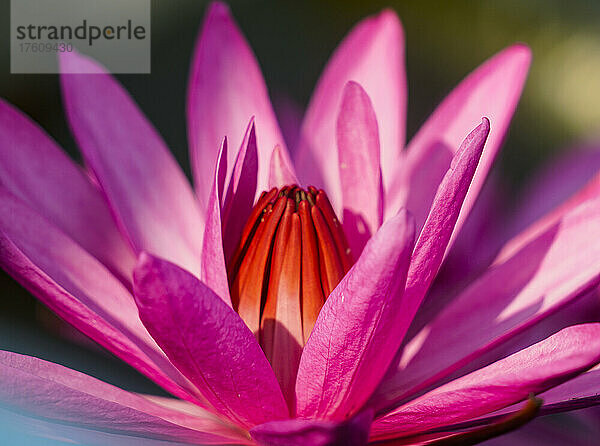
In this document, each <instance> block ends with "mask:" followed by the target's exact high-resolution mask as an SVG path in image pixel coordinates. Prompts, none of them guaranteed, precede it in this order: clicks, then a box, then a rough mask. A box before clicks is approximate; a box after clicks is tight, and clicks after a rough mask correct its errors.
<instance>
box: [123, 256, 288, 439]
mask: <svg viewBox="0 0 600 446" xmlns="http://www.w3.org/2000/svg"><path fill="white" fill-rule="evenodd" d="M133 277H134V290H135V298H136V302H137V304H138V308H139V310H140V318H141V319H142V322H143V323H144V325H145V326H146V327H147V328H148V331H149V332H150V333H151V334H152V336H153V337H154V338H155V339H156V342H157V343H158V344H159V345H160V346H161V348H162V349H163V350H164V351H165V353H166V354H167V356H168V357H169V359H171V361H172V362H173V364H175V365H176V367H177V368H178V369H179V370H181V371H182V373H184V374H185V375H186V376H187V377H188V378H189V379H190V380H191V381H192V382H193V383H194V384H196V386H197V387H198V388H199V389H200V391H201V392H202V394H203V395H204V396H205V398H206V399H207V400H208V401H209V402H210V403H211V404H212V405H213V406H214V407H215V408H216V409H217V410H218V411H219V412H220V413H221V414H223V415H225V416H226V417H228V418H229V419H230V420H232V421H235V422H236V423H238V424H240V425H242V426H244V427H252V426H254V425H256V424H261V423H264V422H266V421H271V420H277V419H282V418H286V417H287V415H288V412H287V407H286V404H285V401H284V399H283V396H282V394H281V390H280V388H279V384H278V383H277V380H276V378H275V375H274V373H273V370H272V369H271V366H270V365H269V363H268V362H267V359H266V358H265V356H264V354H263V352H262V350H261V349H260V347H259V345H258V343H257V342H256V339H255V338H254V335H253V334H252V333H251V332H250V330H249V329H248V327H246V325H245V324H244V322H243V321H242V319H240V317H239V316H238V315H237V314H236V313H235V312H234V311H233V310H232V309H231V308H230V307H229V306H227V304H225V303H224V302H223V301H222V300H221V299H220V298H219V297H218V296H216V295H215V294H214V292H213V291H212V290H211V289H210V288H208V287H206V285H204V284H203V283H202V282H200V281H199V280H198V279H196V278H195V277H194V276H192V275H191V274H189V273H188V272H186V271H185V270H183V269H181V268H178V267H177V266H176V265H174V264H172V263H169V262H166V261H164V260H161V259H158V258H155V257H151V256H150V255H147V254H142V255H141V257H140V261H139V264H138V266H137V267H136V269H135V271H134V275H133Z"/></svg>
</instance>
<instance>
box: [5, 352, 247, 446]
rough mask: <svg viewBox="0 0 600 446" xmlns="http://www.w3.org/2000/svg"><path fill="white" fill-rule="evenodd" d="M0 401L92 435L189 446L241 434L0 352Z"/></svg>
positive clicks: (199, 415)
mask: <svg viewBox="0 0 600 446" xmlns="http://www.w3.org/2000/svg"><path fill="white" fill-rule="evenodd" d="M0 399H1V400H2V403H3V404H4V405H7V406H8V407H9V408H13V409H18V410H19V411H25V413H26V414H27V415H32V416H37V417H43V418H46V419H48V420H52V421H56V422H60V423H66V424H69V425H72V426H78V427H86V428H89V429H92V430H99V431H107V430H108V431H110V432H113V433H120V434H125V435H127V434H128V435H134V436H143V437H144V438H148V439H162V440H171V441H181V442H184V443H193V444H198V443H201V444H226V443H232V442H236V443H237V442H239V441H242V442H243V441H244V440H245V438H244V433H243V431H242V430H241V429H239V428H237V427H235V426H233V425H231V424H228V423H226V422H224V421H222V420H220V419H218V418H217V417H216V416H215V415H212V414H210V413H208V412H199V411H196V412H195V413H194V415H188V414H186V413H184V412H180V411H177V410H174V409H169V408H166V407H164V406H159V405H157V404H155V403H153V402H151V401H150V400H148V399H146V398H143V397H141V396H138V395H135V394H133V393H129V392H127V391H125V390H121V389H119V388H117V387H114V386H111V385H110V384H107V383H104V382H102V381H99V380H97V379H95V378H92V377H90V376H88V375H85V374H83V373H80V372H76V371H75V370H71V369H68V368H66V367H63V366H60V365H58V364H53V363H51V362H46V361H43V360H41V359H37V358H34V357H31V356H24V355H20V354H17V353H11V352H5V351H0Z"/></svg>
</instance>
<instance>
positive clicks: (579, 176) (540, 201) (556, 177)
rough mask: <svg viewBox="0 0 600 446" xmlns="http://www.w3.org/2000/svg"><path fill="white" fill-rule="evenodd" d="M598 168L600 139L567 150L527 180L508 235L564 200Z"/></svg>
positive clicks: (583, 184) (594, 174)
mask: <svg viewBox="0 0 600 446" xmlns="http://www.w3.org/2000/svg"><path fill="white" fill-rule="evenodd" d="M599 171H600V142H598V143H596V144H590V145H589V146H580V147H576V148H572V149H569V150H567V151H566V152H565V153H564V154H562V155H561V156H559V157H557V158H555V159H553V160H551V161H550V162H549V163H547V165H546V166H544V167H543V168H542V169H540V171H539V172H538V173H537V174H536V175H535V176H534V177H533V179H532V180H531V181H529V183H528V185H527V186H526V188H525V192H524V194H523V198H522V199H521V200H520V204H519V206H518V208H517V210H516V211H515V212H514V215H515V219H514V221H513V222H512V224H511V225H510V227H509V228H507V230H508V231H511V232H510V233H509V234H508V235H514V234H518V233H519V232H520V231H521V230H523V229H525V228H526V227H527V226H528V225H530V224H531V223H533V222H534V221H536V220H537V219H538V218H540V217H542V216H543V215H544V214H546V213H547V212H550V211H551V210H552V209H554V208H556V207H557V206H558V205H560V204H561V203H563V202H565V201H567V200H568V199H569V198H570V197H571V196H572V195H573V194H575V193H576V192H577V191H579V190H581V189H582V188H583V187H584V186H585V185H586V183H588V182H589V181H590V180H591V179H592V178H593V177H594V176H596V175H597V173H598V172H599Z"/></svg>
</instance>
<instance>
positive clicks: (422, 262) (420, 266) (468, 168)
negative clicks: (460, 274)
mask: <svg viewBox="0 0 600 446" xmlns="http://www.w3.org/2000/svg"><path fill="white" fill-rule="evenodd" d="M489 129H490V127H489V121H488V120H487V119H486V118H483V120H482V123H481V124H480V125H479V126H478V127H477V128H476V129H475V130H473V131H472V132H471V133H470V134H469V135H468V136H467V137H466V138H465V140H464V141H463V143H462V144H461V147H460V150H459V151H458V152H457V153H456V155H455V156H454V159H453V160H452V164H451V166H450V169H449V170H448V172H447V173H446V175H445V176H444V179H443V180H442V183H441V184H440V187H439V189H438V191H437V194H436V196H435V198H434V201H433V205H432V206H431V210H430V212H429V215H428V217H427V221H426V222H425V224H424V226H423V229H422V230H421V233H420V234H419V238H418V240H417V242H416V245H415V250H414V253H413V256H412V260H411V264H410V268H409V271H408V278H407V280H406V290H405V292H404V298H403V300H402V304H401V307H400V310H398V312H399V314H400V316H399V319H398V324H400V325H401V329H400V331H399V336H400V337H402V338H403V337H404V335H405V334H406V332H407V331H408V328H409V326H410V324H411V323H412V321H413V318H414V316H415V314H416V312H417V310H418V309H419V306H420V305H421V302H422V301H423V298H424V296H425V294H426V293H427V291H428V290H429V287H430V285H431V283H432V281H433V279H434V278H435V276H436V275H437V273H438V271H439V268H440V266H441V264H442V261H443V260H444V256H445V254H446V252H447V250H448V247H449V244H450V239H451V235H452V233H453V231H454V228H455V225H456V222H457V219H458V216H459V213H460V210H461V208H462V206H463V202H464V199H465V197H466V195H467V191H468V189H469V185H470V184H471V180H472V178H473V175H474V173H475V171H476V168H477V165H478V162H479V157H480V156H481V153H482V151H483V148H484V144H485V141H486V138H487V136H488V133H489Z"/></svg>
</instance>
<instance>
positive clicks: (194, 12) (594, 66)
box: [0, 0, 600, 392]
mask: <svg viewBox="0 0 600 446" xmlns="http://www.w3.org/2000/svg"><path fill="white" fill-rule="evenodd" d="M0 4H1V5H2V7H1V9H0V28H1V29H2V30H5V32H4V33H3V37H2V38H1V39H0V55H1V59H0V96H2V97H3V98H6V99H8V100H9V101H10V102H12V103H14V104H16V105H17V106H18V107H20V108H21V109H22V110H24V111H25V112H27V113H28V114H29V115H31V116H32V117H33V118H34V119H35V120H36V121H38V122H39V123H40V124H41V125H42V126H43V127H44V128H45V129H46V130H47V131H48V132H49V133H50V134H51V135H52V136H53V137H54V138H56V139H57V140H58V141H59V143H61V144H62V145H63V147H65V149H66V150H67V151H68V152H69V153H70V154H71V155H73V156H74V157H75V158H78V156H79V155H78V154H77V150H76V148H75V145H74V143H73V141H72V139H71V136H70V134H69V131H68V129H67V126H66V123H65V119H64V114H63V111H62V108H61V103H60V95H59V88H58V78H57V76H56V75H11V74H9V67H10V64H9V62H10V61H9V42H8V38H9V37H8V29H9V23H8V20H9V2H8V0H3V1H2V2H1V3H0ZM206 4H207V2H203V1H193V0H160V1H159V0H156V1H152V74H150V75H119V76H118V77H119V79H120V80H121V81H122V82H123V83H124V84H125V86H126V88H127V89H128V90H129V91H130V92H131V93H132V95H133V96H134V98H135V99H136V100H137V101H138V103H139V104H140V106H141V108H142V109H143V110H144V111H145V112H146V113H147V115H148V116H149V118H150V120H151V121H152V122H153V123H154V124H155V125H156V127H157V128H158V130H159V132H160V133H161V134H162V135H163V137H164V138H165V140H166V141H167V143H168V145H169V146H170V147H171V149H172V150H173V152H174V154H175V156H176V157H177V159H178V160H179V162H180V163H181V164H182V166H183V167H184V169H185V171H186V173H187V174H188V175H189V167H188V157H187V141H186V131H185V114H184V110H185V88H186V82H187V73H188V64H189V59H190V54H191V52H192V47H193V44H194V40H195V37H196V33H197V31H198V27H199V25H200V23H201V20H202V17H203V14H204V10H205V7H206ZM230 5H231V8H232V11H233V14H234V15H235V17H236V19H237V21H238V23H239V24H240V26H241V28H242V29H243V31H244V33H245V34H246V36H247V38H248V40H249V41H250V43H251V45H252V47H253V48H254V51H255V53H256V55H257V57H258V59H259V61H260V64H261V66H262V69H263V72H264V75H265V78H266V80H267V84H268V85H269V88H270V92H271V94H272V96H273V97H278V98H288V99H290V100H292V101H294V102H296V103H297V104H298V105H300V106H301V107H304V106H305V105H306V104H307V102H308V100H309V97H310V94H311V91H312V88H313V86H314V84H315V82H316V80H317V78H318V76H319V73H320V72H321V70H322V68H323V66H324V64H325V62H326V61H327V59H328V57H329V55H330V54H331V52H332V51H333V49H334V48H335V46H336V44H337V43H338V42H339V41H340V40H341V39H342V37H343V36H344V35H345V34H346V32H347V31H348V30H349V29H350V28H351V26H352V25H353V24H354V23H356V22H357V21H358V20H360V19H361V18H362V17H364V16H366V15H368V14H371V13H374V12H377V11H379V10H380V9H382V8H384V7H390V8H393V9H395V10H396V11H397V12H398V14H399V16H400V18H401V19H402V22H403V24H404V27H405V34H406V42H407V70H408V80H409V106H408V109H409V113H408V135H409V137H410V136H411V135H412V134H414V132H415V131H416V129H417V128H418V126H419V125H420V124H421V123H422V122H423V120H424V119H425V118H426V116H427V115H428V114H429V113H430V112H431V111H432V109H433V107H434V106H435V105H436V104H437V103H438V102H439V101H440V100H441V99H442V98H443V97H444V95H445V94H446V93H447V92H448V91H449V90H450V89H451V88H452V87H453V86H454V85H455V84H456V83H458V82H459V81H460V80H461V79H462V78H463V77H464V76H465V75H466V74H467V73H468V72H470V71H471V70H472V69H474V68H475V67H476V66H477V65H479V64H480V63H481V62H483V61H484V60H485V59H486V58H488V57H489V56H491V55H492V54H494V53H495V52H497V51H499V50H500V49H502V48H503V47H505V46H507V45H510V44H511V43H514V42H517V41H521V42H525V43H527V44H529V45H530V46H531V48H532V50H533V55H534V59H533V65H532V69H531V73H530V76H529V80H528V82H527V85H526V88H525V92H524V96H523V99H522V101H521V104H520V106H519V108H518V111H517V114H516V116H515V118H514V120H513V125H512V127H511V130H510V133H509V135H508V139H507V141H506V144H505V146H504V149H503V151H502V154H501V156H500V159H499V160H498V163H497V170H499V171H500V172H499V173H500V175H501V177H502V178H503V179H504V180H505V182H506V185H507V186H506V187H507V188H510V189H515V190H517V189H518V188H519V186H520V185H521V184H522V183H523V181H524V180H525V179H527V177H528V176H530V174H531V172H533V171H534V169H535V167H536V166H537V165H539V164H540V163H542V162H543V160H544V159H547V158H548V157H550V156H552V155H553V154H555V153H556V152H558V151H559V150H564V149H568V148H569V146H570V145H571V144H573V143H576V142H578V141H584V140H590V139H596V140H600V2H598V1H584V0H572V1H570V2H566V1H558V0H543V1H542V0H527V1H525V0H520V1H518V0H504V1H490V0H486V1H476V2H475V1H466V0H462V1H452V2H449V1H386V2H384V1H371V2H366V1H363V2H361V1H348V0H345V1H344V0H338V1H333V0H329V1H296V2H291V1H290V2H288V1H250V0H240V1H231V2H230ZM0 293H1V297H0V349H8V350H13V351H18V352H22V353H27V354H33V355H36V356H39V357H42V358H46V359H50V360H52V361H55V362H60V363H64V364H67V365H69V366H71V367H73V368H75V369H78V370H82V371H84V372H86V373H90V374H92V375H94V376H97V377H100V378H102V379H105V380H107V381H109V382H112V383H115V384H118V385H121V386H123V387H126V388H129V389H133V390H137V391H147V392H159V391H158V390H157V389H156V388H155V387H153V385H152V384H150V383H149V382H148V381H146V380H145V379H143V378H142V377H141V376H139V375H138V374H137V373H136V372H134V371H132V370H131V369H129V368H127V367H126V366H124V365H122V364H121V363H120V362H119V361H117V360H114V359H111V358H107V357H106V355H105V354H104V353H102V352H101V351H99V350H98V351H90V350H89V349H87V348H84V347H81V346H77V345H75V344H72V343H69V342H67V341H65V340H63V338H62V337H60V336H57V333H56V325H55V324H53V323H52V319H50V318H49V316H48V315H47V313H46V312H45V311H44V310H43V309H42V308H41V307H39V306H38V305H36V304H35V301H34V300H33V298H32V297H31V296H29V295H28V293H26V292H25V291H23V290H22V288H21V287H20V286H19V285H17V284H16V283H15V282H14V281H12V279H10V278H9V277H7V276H6V275H5V274H4V273H1V275H0ZM40 314H41V315H42V316H40ZM40 320H44V321H46V322H45V324H41V323H40ZM53 327H54V328H53Z"/></svg>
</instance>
